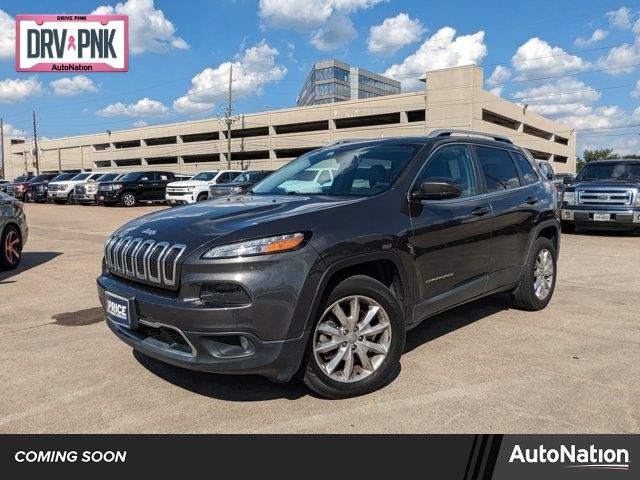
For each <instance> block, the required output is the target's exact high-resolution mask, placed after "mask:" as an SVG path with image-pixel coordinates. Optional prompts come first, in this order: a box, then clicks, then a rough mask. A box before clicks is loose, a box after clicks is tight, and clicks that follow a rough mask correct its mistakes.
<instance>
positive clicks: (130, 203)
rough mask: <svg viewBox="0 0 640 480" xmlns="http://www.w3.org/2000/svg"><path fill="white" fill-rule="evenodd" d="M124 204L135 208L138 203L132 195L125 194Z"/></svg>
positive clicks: (123, 197)
mask: <svg viewBox="0 0 640 480" xmlns="http://www.w3.org/2000/svg"><path fill="white" fill-rule="evenodd" d="M122 203H124V204H125V206H127V207H133V206H134V205H135V203H136V197H134V196H133V195H132V194H131V193H125V194H124V195H123V196H122Z"/></svg>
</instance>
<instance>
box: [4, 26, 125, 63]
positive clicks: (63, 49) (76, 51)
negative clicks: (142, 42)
mask: <svg viewBox="0 0 640 480" xmlns="http://www.w3.org/2000/svg"><path fill="white" fill-rule="evenodd" d="M16 70H17V71H18V72H69V71H71V72H126V71H128V70H129V17H128V16H127V15H18V16H16Z"/></svg>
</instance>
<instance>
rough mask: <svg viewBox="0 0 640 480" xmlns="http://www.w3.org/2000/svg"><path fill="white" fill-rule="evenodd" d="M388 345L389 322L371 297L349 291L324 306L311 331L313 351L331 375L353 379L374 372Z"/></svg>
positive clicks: (381, 360)
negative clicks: (345, 295)
mask: <svg viewBox="0 0 640 480" xmlns="http://www.w3.org/2000/svg"><path fill="white" fill-rule="evenodd" d="M390 345H391V323H390V321H389V316H388V315H387V312H385V310H384V308H382V306H381V305H380V304H379V303H378V302H376V301H375V300H373V299H371V298H368V297H364V296H360V295H352V296H349V297H344V298H342V299H340V300H338V301H336V302H334V303H333V304H332V305H330V306H329V308H327V310H326V311H325V312H324V314H323V315H322V318H320V321H319V322H318V325H317V326H316V329H315V331H314V334H313V354H314V356H315V360H316V362H317V363H318V365H319V366H320V368H321V369H322V371H323V372H324V373H325V374H326V375H327V376H329V377H330V378H331V379H333V380H335V381H338V382H343V383H353V382H357V381H360V380H363V379H364V378H366V377H368V376H369V375H371V374H372V373H374V372H375V371H376V370H377V369H378V368H379V367H380V366H381V365H382V364H383V362H384V360H385V358H386V357H387V354H388V352H389V348H390Z"/></svg>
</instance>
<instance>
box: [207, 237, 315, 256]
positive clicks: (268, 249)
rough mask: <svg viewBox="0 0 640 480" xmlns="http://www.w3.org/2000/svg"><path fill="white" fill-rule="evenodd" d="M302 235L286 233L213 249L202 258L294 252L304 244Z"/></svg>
mask: <svg viewBox="0 0 640 480" xmlns="http://www.w3.org/2000/svg"><path fill="white" fill-rule="evenodd" d="M304 239H305V235H304V233H288V234H286V235H276V236H274V237H265V238H258V239H255V240H247V241H244V242H237V243H230V244H228V245H221V246H219V247H213V248H212V249H211V250H209V251H208V252H206V253H205V254H204V255H202V258H205V259H213V258H234V257H247V256H252V255H266V254H268V253H279V252H288V251H291V250H295V249H296V248H298V247H300V246H301V245H302V242H304Z"/></svg>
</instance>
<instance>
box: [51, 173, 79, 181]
mask: <svg viewBox="0 0 640 480" xmlns="http://www.w3.org/2000/svg"><path fill="white" fill-rule="evenodd" d="M75 176H76V174H75V173H63V174H61V175H58V176H57V177H54V178H53V179H52V180H51V181H52V182H61V181H63V180H69V179H70V178H73V177H75Z"/></svg>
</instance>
